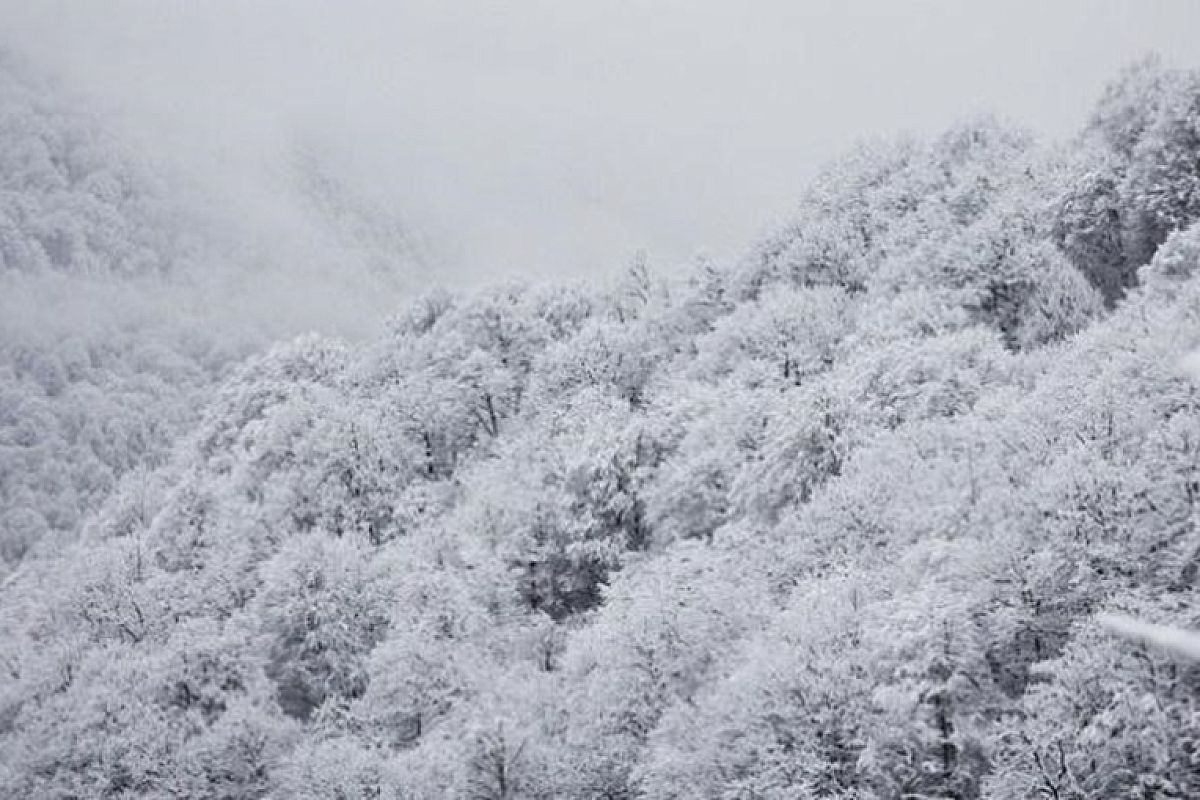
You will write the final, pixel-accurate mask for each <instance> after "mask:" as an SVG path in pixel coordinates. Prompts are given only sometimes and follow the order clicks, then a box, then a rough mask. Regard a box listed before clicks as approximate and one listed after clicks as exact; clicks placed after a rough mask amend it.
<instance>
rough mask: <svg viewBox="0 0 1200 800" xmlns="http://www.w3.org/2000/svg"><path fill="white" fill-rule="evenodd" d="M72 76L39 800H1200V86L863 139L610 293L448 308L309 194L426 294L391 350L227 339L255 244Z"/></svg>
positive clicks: (44, 577) (17, 297)
mask: <svg viewBox="0 0 1200 800" xmlns="http://www.w3.org/2000/svg"><path fill="white" fill-rule="evenodd" d="M38 81H39V79H38V78H36V77H34V76H31V75H30V74H28V73H27V72H26V71H25V70H24V69H23V68H22V67H21V66H20V65H18V64H16V63H14V62H12V61H11V60H6V61H0V797H5V798H8V797H12V798H93V797H104V798H158V797H195V798H265V797H270V798H281V799H282V798H314V800H315V799H316V798H346V800H366V799H367V798H397V799H399V798H405V799H408V798H412V799H413V800H418V799H420V800H424V799H425V798H431V799H432V798H463V799H464V800H467V799H470V800H501V799H505V798H512V799H514V800H515V799H516V798H529V799H531V800H532V799H534V798H538V799H541V798H545V799H549V798H606V799H607V800H617V799H618V798H647V799H648V800H649V799H650V798H654V799H661V800H665V799H666V798H678V799H679V800H682V799H683V798H713V799H714V800H715V799H716V798H725V799H728V800H733V799H735V798H736V799H737V800H751V799H752V798H753V799H761V800H782V799H783V798H809V797H812V798H846V799H849V798H863V799H865V798H895V799H897V800H899V799H901V798H957V799H959V800H968V799H969V798H996V799H997V800H1010V799H1011V800H1017V799H1018V798H1054V799H1055V800H1068V799H1069V798H1070V799H1072V800H1076V799H1078V800H1082V799H1083V798H1122V797H1129V798H1133V797H1138V798H1189V797H1200V663H1191V662H1188V661H1186V660H1181V659H1179V658H1177V657H1176V656H1175V655H1173V654H1172V653H1170V652H1167V651H1164V650H1161V649H1158V648H1156V647H1154V646H1152V645H1147V644H1144V643H1138V642H1136V641H1131V640H1130V639H1127V638H1121V637H1118V636H1115V635H1114V634H1113V632H1112V631H1111V630H1110V629H1109V628H1106V627H1105V626H1103V625H1102V624H1100V622H1101V620H1102V619H1104V618H1105V615H1113V614H1120V615H1126V616H1129V617H1133V618H1136V619H1139V620H1145V621H1147V622H1150V623H1154V624H1160V625H1170V626H1176V627H1179V628H1185V629H1187V628H1192V629H1194V628H1200V605H1198V604H1197V599H1198V598H1200V529H1198V527H1197V524H1198V523H1200V508H1198V504H1200V383H1198V382H1197V379H1196V378H1195V375H1196V373H1197V369H1196V367H1197V363H1196V359H1197V356H1196V355H1194V354H1195V353H1196V352H1197V351H1198V350H1200V277H1198V273H1200V73H1198V72H1194V71H1187V70H1182V69H1175V68H1172V67H1170V66H1165V65H1163V64H1162V63H1160V62H1159V61H1157V60H1154V59H1148V60H1145V61H1141V62H1138V63H1136V64H1134V65H1132V66H1130V67H1129V68H1128V69H1126V70H1125V71H1124V72H1122V73H1121V74H1120V75H1118V76H1115V78H1114V80H1113V81H1112V83H1111V84H1110V85H1109V87H1108V88H1107V90H1106V91H1104V93H1103V94H1102V96H1101V97H1099V98H1098V99H1097V102H1096V103H1095V106H1094V109H1093V112H1092V114H1091V116H1090V118H1089V119H1088V120H1087V121H1086V124H1085V125H1084V126H1083V127H1082V129H1081V130H1080V131H1079V132H1078V134H1077V135H1076V136H1075V137H1073V138H1071V139H1070V140H1068V141H1063V142H1047V141H1039V140H1038V139H1037V138H1035V137H1034V136H1033V135H1032V134H1030V133H1028V132H1026V131H1024V130H1022V129H1020V128H1016V127H1013V126H1011V125H1009V124H1006V123H1001V122H999V121H997V120H995V119H993V118H988V117H982V118H976V119H972V120H970V121H967V122H964V123H962V124H959V125H957V126H955V127H953V128H952V129H950V130H947V131H945V132H944V133H942V134H941V135H938V136H934V137H927V138H917V137H915V136H913V137H906V138H905V137H901V138H893V139H890V140H872V141H865V142H863V143H861V144H859V145H857V146H854V147H852V148H850V149H848V151H847V152H846V153H845V155H844V156H843V157H841V158H839V159H837V160H835V161H834V162H832V163H830V164H828V165H826V166H825V168H824V169H823V170H822V171H821V172H820V174H819V176H818V177H817V178H816V179H815V180H814V181H813V182H812V183H811V184H810V185H808V186H806V187H799V186H798V187H797V197H798V200H797V202H796V204H795V207H794V210H793V212H792V214H791V216H790V217H789V218H788V219H787V220H785V221H784V222H782V223H781V224H779V225H777V226H776V227H775V228H774V229H773V232H771V233H770V234H769V235H767V236H764V237H763V238H761V239H760V240H759V241H757V242H756V243H754V244H753V245H752V246H750V247H749V248H748V249H747V250H746V251H745V252H744V254H743V255H742V256H741V257H739V258H736V259H733V260H730V261H729V262H728V263H723V262H721V261H717V260H711V259H710V260H704V259H699V260H697V262H696V263H695V264H694V265H693V266H692V267H691V269H690V271H689V272H688V273H687V274H686V275H683V276H678V277H677V276H674V275H672V276H669V277H668V276H662V275H659V274H656V273H655V271H654V270H653V269H652V268H650V267H648V266H647V265H646V264H645V263H643V262H636V263H634V264H633V265H632V266H631V267H630V268H629V269H628V270H627V272H626V273H625V275H624V276H623V277H622V278H620V279H619V280H614V281H612V282H610V283H609V284H606V285H604V286H596V285H592V284H582V283H581V284H562V285H548V284H521V283H506V284H502V285H498V286H492V287H487V288H480V289H475V290H464V291H461V292H452V291H447V290H440V289H438V290H430V291H426V292H424V293H419V294H418V293H414V292H413V291H411V289H410V287H405V286H400V284H402V283H403V281H402V280H401V279H400V278H398V277H396V274H398V272H397V271H396V270H395V269H394V265H395V264H397V263H407V262H410V261H411V260H412V259H413V258H415V257H416V256H414V254H413V251H414V247H415V246H414V245H413V243H412V241H411V239H410V238H409V237H408V235H407V234H406V232H405V231H404V229H403V226H401V225H399V223H397V222H396V221H395V220H393V219H391V218H390V217H389V216H388V215H387V213H386V211H381V210H380V209H378V208H374V207H371V206H370V204H369V203H365V202H359V199H358V198H356V197H354V196H353V195H352V193H348V192H346V191H343V190H342V189H339V188H338V186H337V185H336V183H335V182H331V181H330V180H328V179H327V178H325V177H324V173H323V172H322V170H321V165H320V163H319V159H318V160H316V161H314V160H313V159H311V158H307V157H305V158H297V159H296V160H295V161H296V170H295V174H294V175H291V176H290V177H289V178H288V179H289V180H295V181H297V182H299V183H300V184H302V185H303V186H305V187H307V189H306V191H307V192H308V194H307V195H306V196H308V197H311V198H312V201H313V204H312V208H311V215H312V216H311V219H312V220H313V225H314V226H318V225H320V226H323V227H322V228H321V230H322V233H321V238H322V241H323V242H325V243H326V244H327V245H329V248H330V250H329V252H339V253H344V254H345V257H346V258H352V259H358V262H359V266H360V269H359V270H358V273H360V274H362V275H369V276H374V277H373V278H372V280H378V281H380V282H382V284H387V285H388V286H392V287H393V288H395V289H396V291H395V293H394V294H387V293H380V292H377V291H376V290H375V289H374V288H372V287H375V286H377V285H379V284H374V283H372V284H369V285H366V286H365V288H362V289H361V291H362V293H363V294H364V295H371V296H373V297H374V298H375V299H377V300H378V299H379V298H381V297H385V298H386V297H401V296H404V297H407V298H408V299H406V300H404V301H403V303H400V302H399V301H397V305H396V307H395V309H394V311H393V313H392V315H391V317H390V319H389V323H388V325H387V331H386V334H385V335H382V336H376V337H374V338H368V339H365V340H364V339H362V338H357V337H348V338H346V339H344V340H343V339H337V338H334V337H332V336H329V335H317V334H306V335H302V336H299V337H298V338H296V336H295V334H297V333H299V332H300V331H302V330H304V329H305V326H306V325H307V323H308V321H307V320H302V321H301V322H300V323H298V322H297V321H296V320H292V319H272V320H271V321H270V322H269V323H266V322H263V319H264V318H263V317H261V316H254V315H248V314H243V313H239V312H240V309H242V308H243V306H238V305H232V304H230V303H229V302H226V301H227V300H228V297H226V296H224V295H220V296H214V295H213V292H214V291H215V290H213V289H212V288H211V287H212V285H213V277H212V276H213V275H214V273H219V272H221V271H222V270H224V269H226V267H227V265H230V264H237V265H239V266H238V269H241V270H246V269H250V268H249V267H246V265H251V267H252V266H253V264H254V263H255V258H256V255H255V245H254V242H252V241H251V242H234V243H230V242H228V241H220V240H218V237H215V236H210V235H208V231H209V228H208V227H206V224H207V223H206V221H205V220H204V219H202V218H200V217H198V216H197V212H196V210H195V209H193V208H189V207H187V206H186V204H178V203H174V202H172V199H171V192H170V191H169V187H168V186H167V185H165V184H164V183H163V182H162V181H161V180H160V179H159V177H158V176H157V175H156V174H155V172H154V170H153V169H150V168H148V167H147V166H146V165H145V164H143V163H142V162H141V161H139V158H138V154H137V153H136V152H135V151H133V150H129V149H125V148H124V147H123V146H122V144H121V142H119V141H117V140H115V139H113V138H112V137H109V136H108V135H107V134H106V133H105V131H104V130H103V129H102V127H97V126H96V125H95V123H94V120H93V119H92V118H90V117H88V116H85V115H81V114H76V113H74V112H73V111H72V109H71V108H70V106H69V104H66V103H59V102H57V101H56V100H55V99H54V97H55V94H54V91H53V89H52V87H48V86H46V85H43V84H41V83H39V82H38ZM340 241H352V242H353V243H354V247H344V248H341V249H337V243H338V242H340ZM331 243H332V244H331ZM230 269H232V268H231V267H230ZM252 272H253V270H251V273H252ZM364 280H365V279H364ZM258 283H261V284H263V285H264V286H270V285H271V276H270V275H269V274H267V275H265V276H263V277H262V278H261V280H259V281H257V283H256V282H255V281H254V280H250V283H249V285H246V286H243V287H242V288H243V289H244V291H243V292H240V293H239V295H238V296H239V298H241V301H240V302H244V303H247V304H249V303H262V302H267V301H266V300H265V299H260V298H265V297H268V296H269V295H267V294H264V293H263V290H261V289H260V288H256V287H257V285H258ZM81 287H82V288H81ZM82 298H86V300H87V302H86V303H85V302H84V299H82ZM198 298H199V299H198ZM205 298H207V300H205ZM50 308H54V309H55V312H54V313H53V315H48V313H47V309H50ZM48 316H51V317H52V318H49V319H48V318H47V317H48ZM1110 627H1111V626H1110Z"/></svg>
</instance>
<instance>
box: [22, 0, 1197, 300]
mask: <svg viewBox="0 0 1200 800" xmlns="http://www.w3.org/2000/svg"><path fill="white" fill-rule="evenodd" d="M0 8H2V15H3V17H4V19H5V23H4V25H3V26H2V28H3V32H2V33H0V37H2V39H0V43H2V44H3V45H4V46H5V47H6V48H8V49H10V50H11V51H14V52H16V53H19V54H21V55H22V56H24V57H25V58H26V59H27V60H28V61H29V62H31V63H32V64H34V65H35V66H36V67H37V68H38V69H40V70H42V71H44V72H45V73H47V74H50V75H52V76H53V77H54V78H55V79H56V80H58V81H59V82H60V84H61V85H62V86H64V87H67V89H69V90H70V91H71V92H74V93H76V94H77V95H78V97H79V98H80V99H81V101H85V102H87V103H89V104H92V105H94V106H95V107H97V108H99V109H101V110H102V111H103V112H104V113H105V114H106V115H107V117H108V123H107V124H109V125H111V126H112V127H114V128H115V129H116V130H118V131H119V134H120V136H121V137H122V138H123V139H124V140H125V141H127V142H130V143H131V145H132V146H133V147H136V148H137V149H138V150H139V151H140V152H141V153H143V154H145V155H147V156H148V157H150V158H151V159H153V160H154V161H155V162H156V163H157V164H159V165H160V167H161V168H162V169H163V170H164V173H165V174H169V175H171V176H172V177H173V179H174V180H175V185H176V186H187V187H190V188H189V190H188V191H193V192H194V194H193V195H192V196H191V198H190V202H193V203H195V204H196V205H197V207H198V208H200V209H202V210H203V211H204V212H205V213H207V214H208V215H209V216H210V217H212V218H214V219H217V220H219V221H221V222H220V224H227V225H229V226H230V230H235V229H236V230H237V231H238V232H239V233H238V235H239V236H242V237H244V238H245V239H246V240H247V241H250V242H252V243H253V245H254V246H255V247H257V248H259V249H260V250H261V252H263V253H265V254H267V255H266V257H267V258H268V259H274V260H275V261H278V262H280V263H288V264H301V263H309V264H312V263H317V262H321V263H322V264H325V265H326V266H329V267H330V268H334V269H336V266H333V265H335V264H336V262H337V261H338V260H339V257H340V255H339V254H340V253H341V252H342V250H344V248H345V244H346V243H345V242H344V241H342V242H341V244H337V243H335V244H333V245H330V243H329V238H330V237H329V236H326V235H324V234H322V233H321V232H320V231H315V230H313V226H312V225H311V217H310V216H308V215H306V213H305V211H304V209H303V208H302V207H301V206H302V204H303V203H304V202H307V200H305V199H304V198H302V197H300V195H299V194H298V193H297V192H296V191H295V186H294V180H292V178H290V177H289V175H291V173H292V168H293V167H294V165H295V164H296V162H297V159H301V160H303V159H306V158H311V159H315V160H316V163H318V164H319V165H320V171H321V172H322V173H324V174H325V175H326V177H332V178H333V180H334V181H335V182H336V184H337V185H338V186H340V187H342V188H341V189H340V190H339V191H340V192H342V194H343V195H344V196H345V197H350V198H353V203H355V204H363V205H364V207H370V208H372V209H376V210H378V209H383V210H384V212H385V215H386V216H388V218H390V219H395V220H399V221H401V222H402V224H403V226H404V229H405V231H406V236H407V237H408V240H409V243H410V244H411V246H412V247H411V250H412V257H411V259H410V264H409V266H408V267H407V269H408V270H409V275H408V277H409V279H410V280H409V282H410V283H413V282H415V283H422V284H423V283H426V282H428V281H429V280H437V281H441V282H446V283H450V284H460V283H477V282H480V281H485V280H493V279H496V278H501V277H509V276H516V275H520V276H532V277H549V276H557V275H564V274H565V275H568V276H572V277H580V276H595V275H606V274H613V273H615V272H617V271H619V270H621V269H623V268H624V267H625V266H626V265H627V264H628V263H629V261H630V259H631V258H632V257H633V255H634V253H636V252H637V251H644V252H645V253H646V254H647V255H648V257H649V260H650V262H651V264H652V265H654V266H655V267H657V268H659V269H662V270H671V269H674V268H675V267H677V266H678V265H679V264H681V263H683V262H685V261H687V260H688V259H690V258H691V257H692V256H693V255H694V254H696V253H698V252H702V251H703V252H708V253H710V254H712V255H714V256H716V257H718V258H724V257H729V256H731V255H734V254H736V253H737V252H738V251H739V250H740V249H741V248H742V247H744V246H745V245H746V243H747V242H748V241H750V240H751V239H752V238H753V237H754V236H755V235H756V233H758V232H759V231H760V229H761V227H762V225H763V222H764V220H770V219H772V218H775V217H778V216H780V215H782V214H784V213H786V211H787V209H788V207H789V203H790V202H791V201H792V199H793V198H794V197H795V196H796V194H797V193H798V191H799V190H800V189H801V188H802V186H803V184H804V182H805V180H806V178H808V177H809V176H811V175H812V174H813V172H814V170H815V169H816V168H817V167H818V166H819V165H820V164H821V163H822V162H823V161H825V160H827V159H828V158H829V157H831V156H832V155H835V154H837V153H838V152H839V151H841V150H844V149H845V148H846V147H847V146H848V145H849V144H851V143H852V142H853V141H854V140H855V139H858V138H861V137H862V136H864V135H872V134H879V135H891V134H895V133H898V132H903V131H910V132H917V133H921V132H929V131H935V130H937V129H939V128H942V127H944V126H946V125H948V124H951V123H953V122H954V121H955V120H958V119H961V118H962V117H963V116H964V115H969V114H972V113H980V112H994V113H996V114H998V115H1000V116H1002V117H1005V118H1009V119H1012V120H1014V121H1017V122H1019V123H1021V124H1024V125H1027V126H1029V127H1031V128H1032V129H1033V130H1034V131H1036V132H1037V133H1039V134H1040V135H1042V136H1045V137H1058V136H1063V135H1066V134H1067V133H1068V132H1069V131H1071V130H1073V129H1076V128H1077V127H1078V125H1079V124H1080V123H1081V121H1082V119H1083V117H1084V115H1085V114H1086V111H1087V108H1088V106H1089V104H1090V103H1091V102H1092V101H1093V100H1094V98H1095V97H1096V95H1097V93H1098V92H1099V90H1100V88H1101V87H1102V85H1103V82H1104V81H1105V80H1107V79H1108V78H1110V77H1111V76H1112V74H1113V73H1114V71H1115V70H1117V69H1118V68H1119V67H1120V66H1121V65H1123V64H1125V63H1127V62H1128V61H1130V60H1132V59H1134V58H1137V57H1139V56H1141V55H1143V54H1145V53H1147V52H1149V51H1157V52H1159V53H1161V54H1162V55H1163V57H1164V59H1165V60H1166V61H1167V62H1168V63H1173V64H1175V65H1178V66H1184V67H1186V66H1194V65H1195V64H1196V63H1197V61H1200V48H1197V47H1196V45H1195V31H1197V30H1200V4H1197V3H1195V2H1191V0H1178V2H1167V1H1166V0H1157V1H1155V0H1150V1H1148V0H1129V1H1128V2H1096V1H1095V0H1062V1H1061V2H1055V3H1044V2H1036V0H1022V1H1021V2H1002V3H1001V2H992V3H974V2H973V3H963V2H957V1H953V0H939V1H936V2H934V1H930V2H909V3H896V2H892V1H891V0H873V1H872V2H835V1H833V0H830V1H828V2H824V1H819V0H818V1H809V2H762V3H755V4H753V5H752V6H750V5H748V4H740V3H722V4H718V3H694V2H677V1H676V0H657V1H656V2H638V3H634V2H604V3H598V2H587V3H561V2H549V1H548V0H547V1H545V2H523V3H505V4H489V3H460V4H447V3H443V2H405V3H382V2H380V3H374V2H336V3H335V2H314V1H313V0H303V1H302V2H296V1H292V2H248V3H233V2H229V3H204V4H201V3H191V2H171V1H166V2H164V1H163V0H109V1H106V2H63V1H62V0H40V1H39V2H37V3H29V2H17V1H15V0H6V2H4V3H3V4H0ZM339 202H340V201H339ZM334 238H337V237H334ZM326 262H328V263H326Z"/></svg>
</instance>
